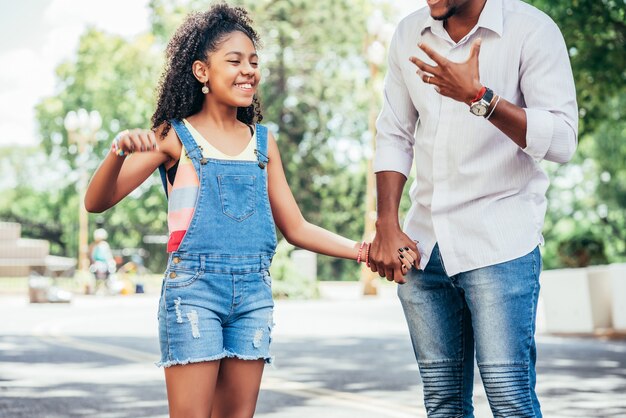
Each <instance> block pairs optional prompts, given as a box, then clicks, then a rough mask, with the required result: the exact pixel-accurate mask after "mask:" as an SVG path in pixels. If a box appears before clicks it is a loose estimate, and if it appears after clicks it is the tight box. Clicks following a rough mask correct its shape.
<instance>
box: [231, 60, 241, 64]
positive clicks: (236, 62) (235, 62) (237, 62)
mask: <svg viewBox="0 0 626 418" xmlns="http://www.w3.org/2000/svg"><path fill="white" fill-rule="evenodd" d="M228 62H230V63H233V64H239V62H240V61H231V60H229V61H228Z"/></svg>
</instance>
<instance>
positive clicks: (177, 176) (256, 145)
mask: <svg viewBox="0 0 626 418" xmlns="http://www.w3.org/2000/svg"><path fill="white" fill-rule="evenodd" d="M257 43H258V36H257V33H256V32H255V31H254V29H253V28H252V27H251V20H250V19H249V18H248V16H247V13H246V12H245V11H244V10H243V9H241V8H232V7H229V6H228V5H226V4H218V5H215V6H213V7H211V9H210V10H208V11H206V12H204V13H195V14H191V15H190V16H188V17H187V19H186V20H185V22H184V23H183V24H182V26H181V27H180V28H179V29H178V30H177V32H176V33H175V35H174V37H173V38H172V39H171V41H170V43H169V45H168V47H167V64H166V68H165V72H164V75H163V77H162V80H161V83H160V86H159V90H158V104H157V109H156V111H155V113H154V115H153V116H152V130H151V131H141V130H133V131H131V132H128V131H125V132H123V133H122V134H120V135H118V136H117V137H116V139H115V140H114V141H113V145H112V148H111V153H110V154H109V155H108V156H107V157H106V158H105V159H104V161H103V162H102V164H101V165H100V167H99V168H98V170H97V171H96V173H95V174H94V176H93V178H92V180H91V183H90V185H89V188H88V191H87V194H86V196H85V206H86V207H87V209H88V210H89V211H91V212H101V211H104V210H106V209H108V208H110V207H112V206H113V205H115V204H116V203H117V202H119V201H120V200H121V199H123V198H124V197H125V196H126V195H128V194H129V193H130V192H132V191H133V190H134V189H135V188H137V187H138V186H139V185H140V184H141V183H142V182H143V181H144V180H145V179H146V178H147V177H148V176H150V174H151V173H152V172H153V171H154V170H155V169H156V168H159V169H160V171H161V174H162V178H163V180H164V184H165V185H166V192H168V195H169V201H168V225H169V230H170V231H169V232H170V235H169V242H168V245H167V250H168V252H170V256H169V261H168V267H167V270H166V272H165V278H164V282H163V287H162V292H161V298H160V302H159V339H160V345H161V361H160V362H159V365H162V366H163V367H164V368H165V379H166V386H167V394H168V402H169V409H170V415H171V416H172V417H185V418H189V417H204V418H206V417H209V416H211V417H212V418H220V417H251V416H252V415H253V414H254V410H255V406H256V400H257V395H258V392H259V386H260V382H261V375H262V373H263V364H264V363H269V362H270V361H271V357H270V353H269V344H270V340H271V338H270V333H271V329H272V325H273V319H272V315H273V306H274V303H273V300H272V294H271V279H270V276H269V272H268V269H269V267H270V261H271V259H272V256H273V255H274V252H275V247H276V234H275V224H276V226H277V227H278V228H279V229H280V231H281V232H282V233H283V235H284V236H285V237H286V239H287V240H288V241H289V242H290V243H292V244H294V245H296V246H298V247H301V248H305V249H308V250H311V251H315V252H318V253H321V254H327V255H331V256H335V257H343V258H351V259H357V260H358V261H361V259H363V260H365V259H366V254H365V253H366V252H367V248H368V246H367V245H365V243H361V244H358V243H355V242H354V241H350V240H348V239H346V238H343V237H341V236H338V235H336V234H333V233H331V232H329V231H326V230H324V229H322V228H319V227H317V226H315V225H312V224H310V223H308V222H307V221H305V220H304V218H303V217H302V215H301V213H300V210H299V208H298V206H297V204H296V202H295V200H294V198H293V195H292V194H291V191H290V189H289V186H288V184H287V181H286V179H285V174H284V172H283V167H282V163H281V159H280V154H279V151H278V147H277V146H276V141H275V140H274V137H273V136H272V134H271V133H269V132H268V131H267V129H266V127H264V126H262V125H259V124H256V123H255V122H259V121H261V118H262V116H261V112H260V110H259V105H258V102H257V100H256V96H255V93H256V91H257V88H258V85H259V82H260V80H261V72H260V70H259V58H258V56H257V50H256V45H257ZM172 128H173V129H172ZM157 138H158V140H157ZM130 154H132V156H130ZM274 223H275V224H274Z"/></svg>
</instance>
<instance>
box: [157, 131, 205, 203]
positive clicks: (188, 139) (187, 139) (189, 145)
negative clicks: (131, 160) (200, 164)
mask: <svg viewBox="0 0 626 418" xmlns="http://www.w3.org/2000/svg"><path fill="white" fill-rule="evenodd" d="M170 123H171V124H172V127H173V128H174V131H176V135H178V138H179V139H180V142H181V143H182V144H183V146H184V147H185V151H186V152H187V155H189V158H191V159H194V158H197V159H198V160H200V159H201V158H202V151H201V150H200V148H199V147H198V144H197V143H196V141H195V140H194V139H193V136H192V135H191V132H189V129H187V127H186V126H185V124H184V123H183V121H182V120H180V119H171V120H170ZM159 174H160V175H161V183H163V190H164V191H165V197H169V196H168V195H167V169H166V168H165V164H161V165H160V166H159Z"/></svg>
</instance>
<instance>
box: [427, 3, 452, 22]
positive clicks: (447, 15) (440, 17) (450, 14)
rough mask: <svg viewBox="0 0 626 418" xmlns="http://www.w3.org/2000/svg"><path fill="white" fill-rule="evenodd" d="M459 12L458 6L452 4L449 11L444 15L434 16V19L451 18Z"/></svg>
mask: <svg viewBox="0 0 626 418" xmlns="http://www.w3.org/2000/svg"><path fill="white" fill-rule="evenodd" d="M456 12H457V7H456V6H452V7H450V8H449V9H448V11H447V12H446V13H445V14H444V15H442V16H432V18H433V19H435V20H448V19H450V18H451V17H452V16H454V15H455V14H456Z"/></svg>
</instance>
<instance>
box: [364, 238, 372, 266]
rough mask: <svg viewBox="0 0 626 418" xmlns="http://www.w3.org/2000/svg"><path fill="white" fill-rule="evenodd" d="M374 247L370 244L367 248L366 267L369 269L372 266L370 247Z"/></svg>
mask: <svg viewBox="0 0 626 418" xmlns="http://www.w3.org/2000/svg"><path fill="white" fill-rule="evenodd" d="M371 246H372V244H370V243H368V244H367V247H365V265H366V266H367V267H369V266H370V247H371Z"/></svg>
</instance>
